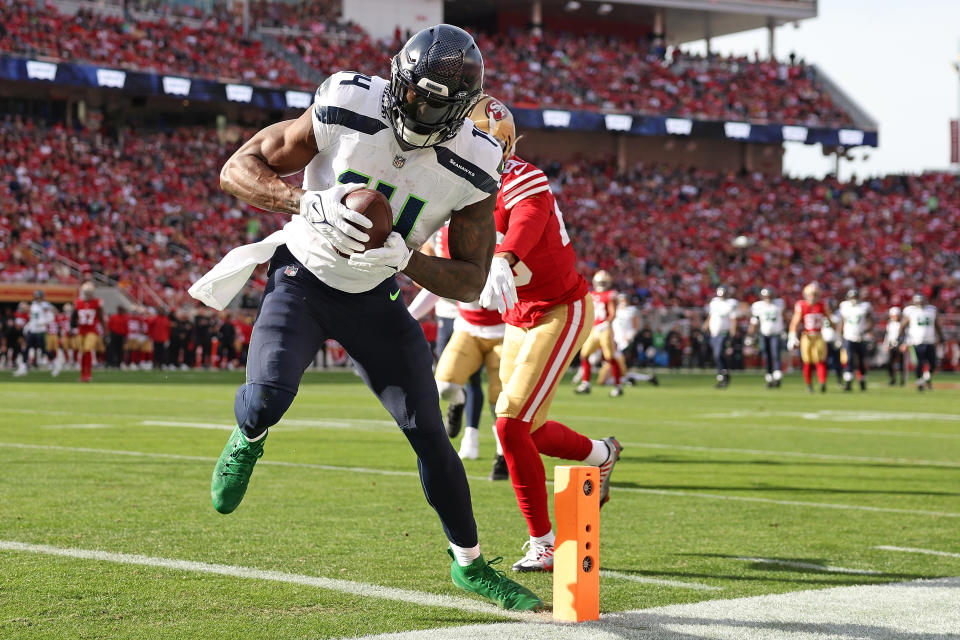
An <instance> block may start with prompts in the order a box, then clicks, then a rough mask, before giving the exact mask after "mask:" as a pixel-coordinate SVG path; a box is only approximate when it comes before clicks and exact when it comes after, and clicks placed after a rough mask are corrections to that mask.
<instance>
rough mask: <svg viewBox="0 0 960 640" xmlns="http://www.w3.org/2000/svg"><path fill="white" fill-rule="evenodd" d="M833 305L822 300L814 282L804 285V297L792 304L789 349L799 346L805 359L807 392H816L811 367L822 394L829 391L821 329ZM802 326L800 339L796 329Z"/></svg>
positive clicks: (801, 355) (818, 286)
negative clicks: (814, 370)
mask: <svg viewBox="0 0 960 640" xmlns="http://www.w3.org/2000/svg"><path fill="white" fill-rule="evenodd" d="M831 315H832V314H831V311H830V308H829V307H828V306H827V304H826V303H825V302H823V301H822V300H820V285H818V284H817V283H816V282H811V283H809V284H808V285H807V286H805V287H804V288H803V299H802V300H798V301H797V304H796V305H794V307H793V316H792V317H791V318H790V329H789V330H788V332H787V333H788V334H789V337H788V338H787V348H788V349H790V350H791V351H792V350H793V349H796V348H797V346H798V345H799V347H800V359H801V360H802V361H803V381H804V382H805V383H806V384H807V393H813V378H812V371H811V369H812V368H814V367H816V370H817V380H818V381H819V382H820V393H826V391H827V364H826V362H824V360H825V359H826V356H827V345H826V343H825V342H824V341H823V335H822V333H821V330H822V329H823V320H824V318H825V317H829V316H831ZM801 325H802V326H803V335H802V336H800V339H799V340H798V339H797V329H799V328H800V327H801Z"/></svg>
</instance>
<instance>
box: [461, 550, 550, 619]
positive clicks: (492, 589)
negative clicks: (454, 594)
mask: <svg viewBox="0 0 960 640" xmlns="http://www.w3.org/2000/svg"><path fill="white" fill-rule="evenodd" d="M447 553H449V554H450V557H451V558H453V551H451V550H450V549H447ZM502 560H503V557H501V556H498V557H496V558H494V559H493V560H491V561H490V562H486V561H485V560H484V559H483V556H480V557H479V558H477V559H476V560H474V561H473V562H472V563H471V564H470V565H469V566H466V567H461V566H460V565H459V564H457V560H456V558H454V560H453V562H452V563H451V564H450V577H451V578H453V584H455V585H457V586H458V587H460V588H461V589H463V590H465V591H472V592H474V593H476V594H478V595H481V596H483V597H484V598H489V599H490V600H493V601H494V602H495V603H497V604H498V605H500V606H501V607H503V608H504V609H510V610H512V611H540V610H541V609H543V600H541V599H540V598H538V597H537V596H536V594H535V593H533V592H532V591H530V590H529V589H527V588H526V587H524V586H521V585H520V584H517V583H516V582H514V581H513V580H511V579H510V578H508V577H507V576H506V575H505V574H504V573H503V571H497V570H496V569H494V568H493V566H492V565H495V564H497V563H499V562H500V561H502Z"/></svg>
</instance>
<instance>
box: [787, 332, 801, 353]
mask: <svg viewBox="0 0 960 640" xmlns="http://www.w3.org/2000/svg"><path fill="white" fill-rule="evenodd" d="M799 346H800V339H799V338H797V334H795V333H791V334H790V336H789V337H788V338H787V349H789V350H790V351H793V350H794V349H796V348H797V347H799Z"/></svg>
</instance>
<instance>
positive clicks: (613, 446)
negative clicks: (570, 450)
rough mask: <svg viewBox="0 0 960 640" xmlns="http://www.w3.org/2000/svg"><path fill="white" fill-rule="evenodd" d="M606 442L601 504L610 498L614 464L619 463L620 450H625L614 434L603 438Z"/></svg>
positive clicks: (601, 479)
mask: <svg viewBox="0 0 960 640" xmlns="http://www.w3.org/2000/svg"><path fill="white" fill-rule="evenodd" d="M603 441H604V443H606V445H607V451H608V453H607V459H606V461H605V462H604V463H603V464H602V465H600V506H601V507H602V506H603V505H604V504H606V503H607V501H608V500H610V475H611V474H612V473H613V465H615V464H616V463H617V460H619V459H620V452H621V451H623V447H621V446H620V443H619V442H617V439H616V438H614V437H613V436H610V437H609V438H604V439H603Z"/></svg>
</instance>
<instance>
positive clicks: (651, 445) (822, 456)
mask: <svg viewBox="0 0 960 640" xmlns="http://www.w3.org/2000/svg"><path fill="white" fill-rule="evenodd" d="M621 444H622V445H623V446H625V447H627V446H630V447H641V448H645V449H666V450H668V451H698V452H703V453H739V454H743V455H747V456H780V457H786V458H810V459H813V460H837V461H841V462H877V463H881V464H900V465H911V464H922V465H926V466H932V467H945V468H948V469H960V462H954V461H952V460H916V459H913V458H878V457H874V456H848V455H843V454H837V453H808V452H805V451H768V450H766V449H737V448H734V447H704V446H699V445H690V444H666V443H662V442H626V441H621Z"/></svg>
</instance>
